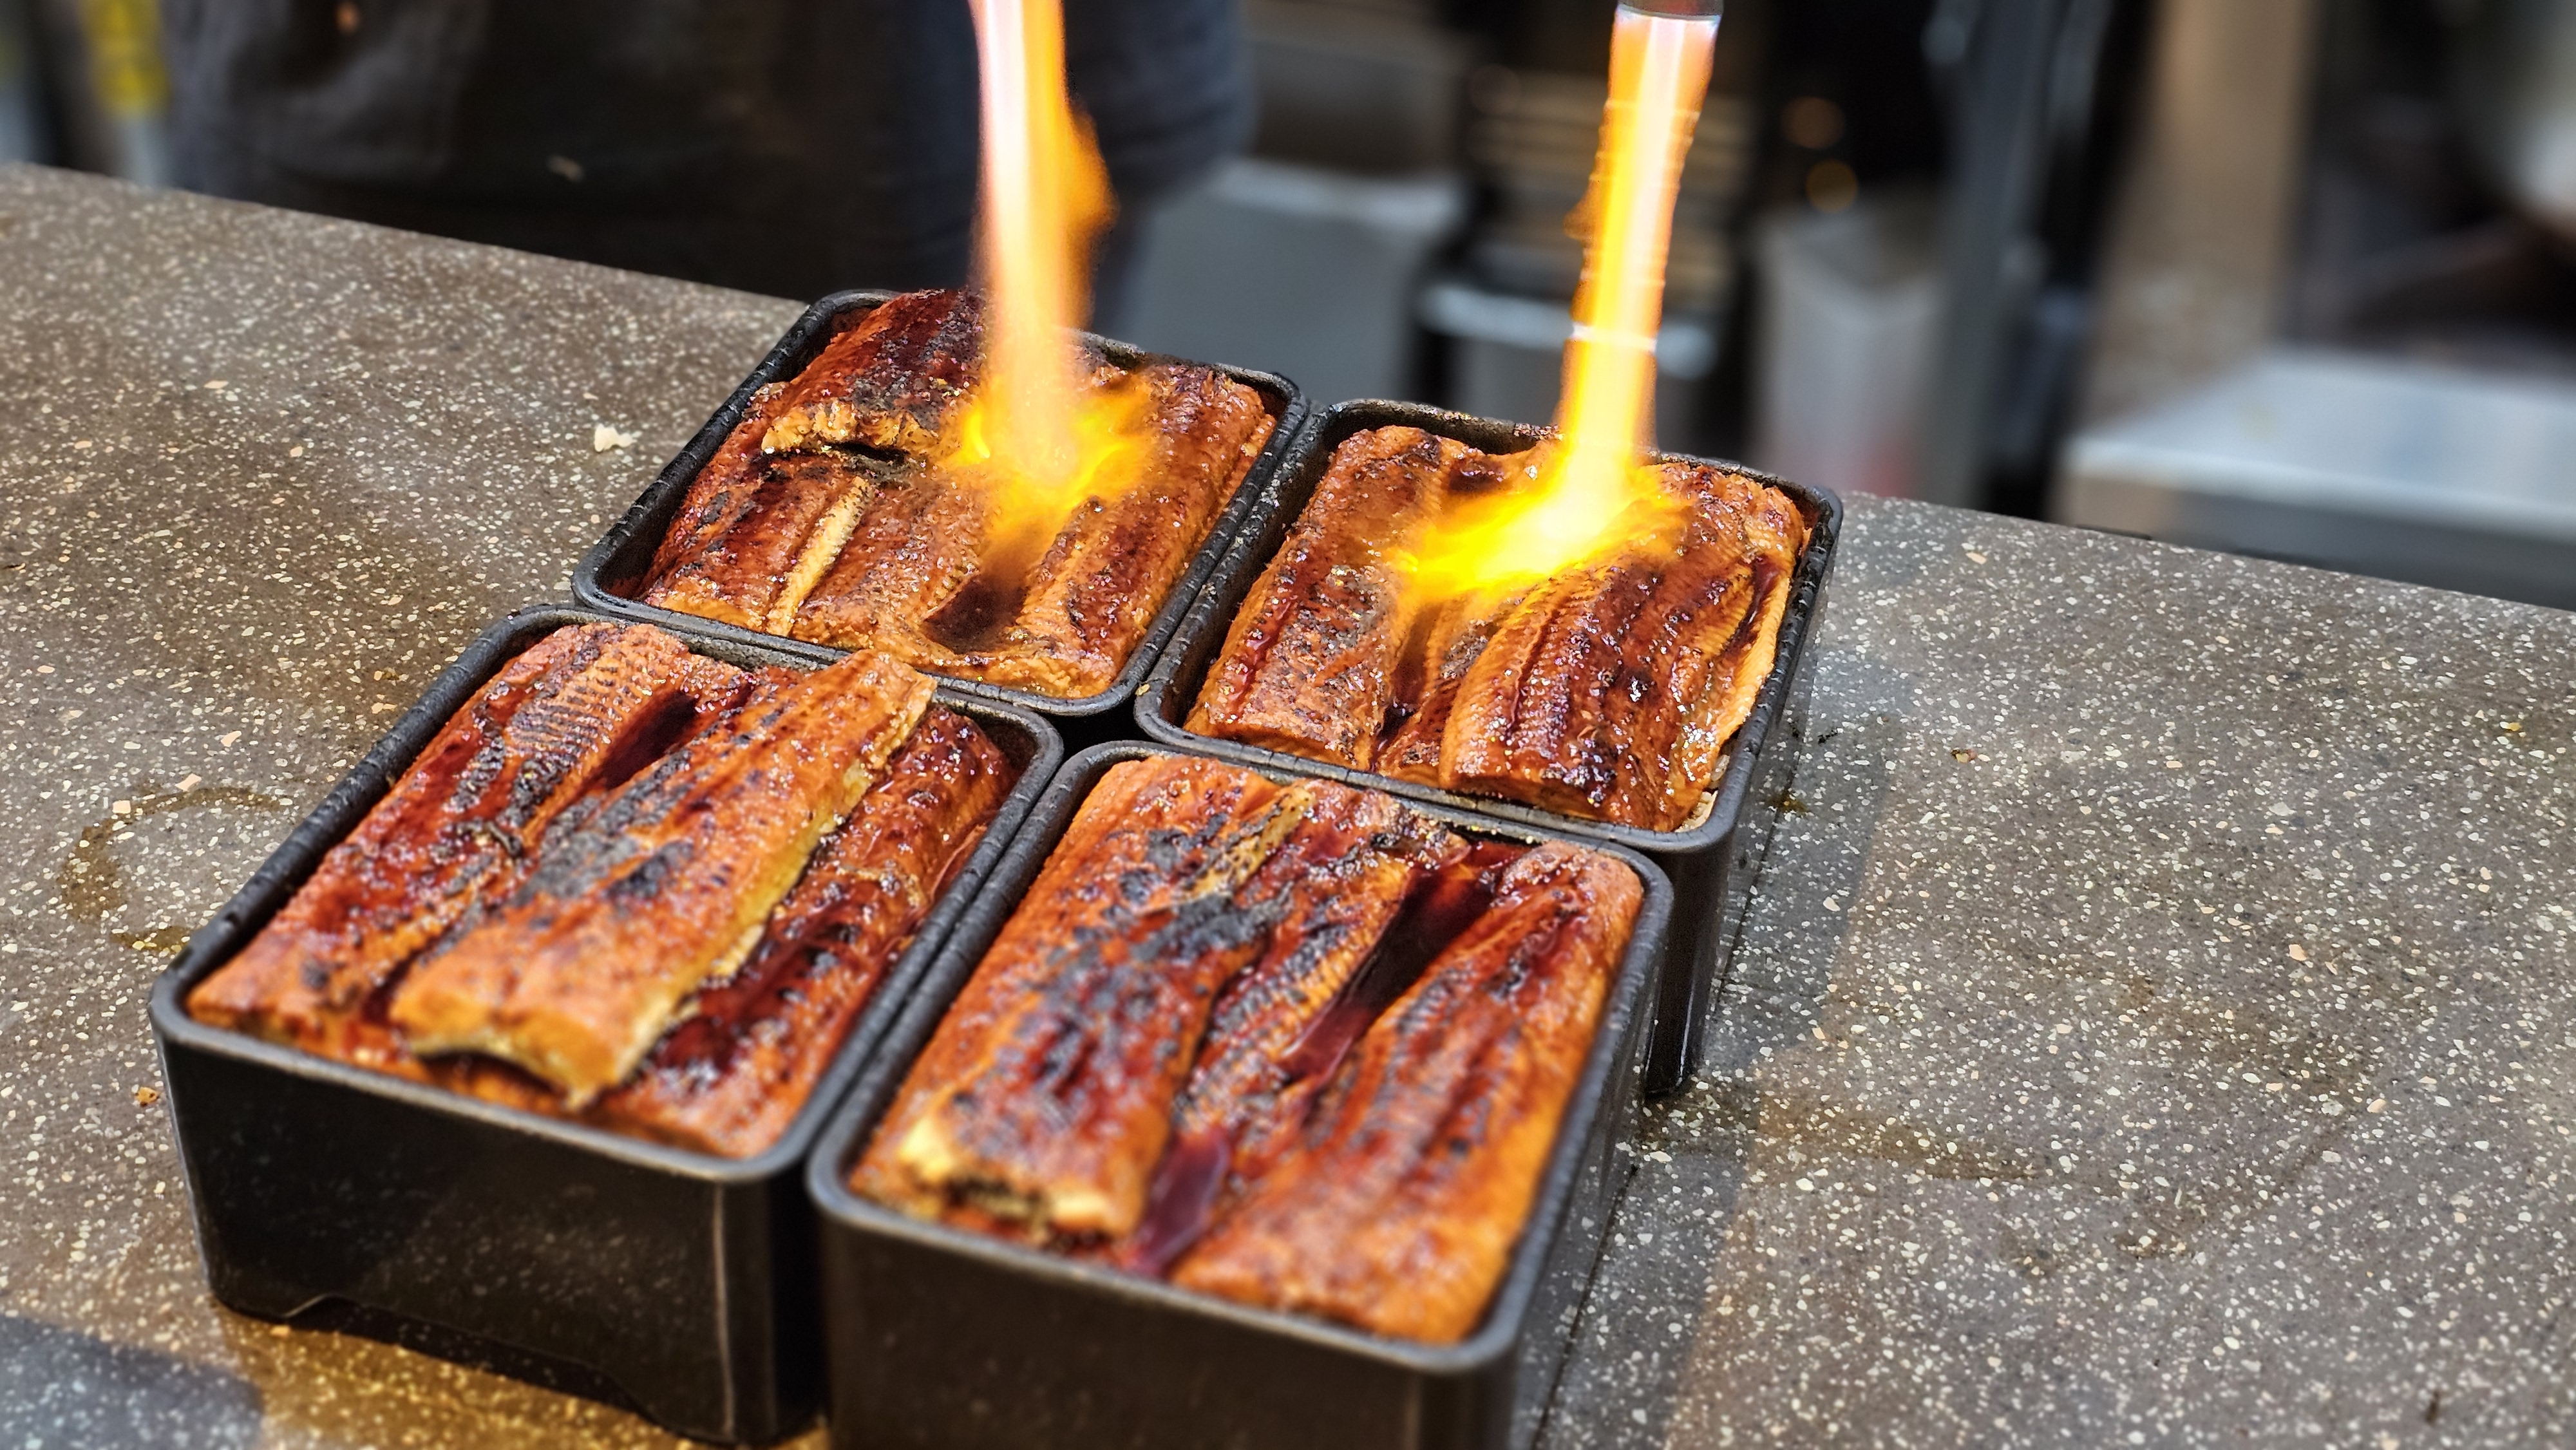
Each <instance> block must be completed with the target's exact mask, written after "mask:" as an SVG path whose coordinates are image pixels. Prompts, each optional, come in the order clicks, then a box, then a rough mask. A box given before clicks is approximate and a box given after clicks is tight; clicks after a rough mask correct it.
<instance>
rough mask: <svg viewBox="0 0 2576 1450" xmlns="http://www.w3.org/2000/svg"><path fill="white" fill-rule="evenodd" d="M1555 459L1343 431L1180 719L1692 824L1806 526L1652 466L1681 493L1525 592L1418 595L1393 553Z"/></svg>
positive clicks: (1760, 667)
mask: <svg viewBox="0 0 2576 1450" xmlns="http://www.w3.org/2000/svg"><path fill="white" fill-rule="evenodd" d="M1434 447H1437V448H1438V449H1439V450H1441V451H1440V452H1439V453H1438V455H1437V456H1436V457H1435V456H1434V455H1433V454H1431V453H1430V452H1429V451H1428V450H1430V449H1432V448H1434ZM1543 457H1544V453H1543V449H1542V450H1533V451H1531V452H1529V453H1522V454H1513V455H1509V456H1495V455H1489V454H1484V453H1477V452H1473V451H1471V450H1468V449H1467V448H1466V447H1465V445H1463V444H1459V443H1455V442H1453V441H1450V440H1446V439H1434V438H1431V437H1430V436H1429V435H1427V434H1423V433H1421V432H1419V431H1418V430H1414V429H1410V428H1382V429H1378V430H1375V431H1374V432H1368V433H1360V434H1355V435H1353V436H1352V437H1351V438H1350V439H1348V440H1347V441H1345V442H1344V443H1343V444H1342V446H1341V448H1340V449H1339V450H1338V451H1337V452H1336V453H1335V455H1334V459H1333V464H1332V467H1331V469H1330V471H1329V472H1328V473H1327V474H1326V475H1325V478H1324V480H1323V482H1322V483H1321V484H1319V485H1318V486H1317V488H1316V492H1315V497H1314V499H1313V501H1312V502H1311V503H1310V504H1309V505H1308V506H1307V508H1306V510H1305V512H1304V514H1302V515H1301V516H1300V517H1299V519H1298V521H1297V524H1296V526H1295V528H1294V529H1292V531H1291V532H1290V533H1289V535H1288V538H1287V540H1286V542H1285V543H1283V544H1282V546H1281V548H1280V550H1279V552H1278V554H1277V555H1276V556H1275V557H1273V558H1272V560H1271V561H1270V564H1269V567H1268V568H1267V569H1265V570H1264V571H1263V573H1262V575H1261V578H1260V579H1259V580H1258V581H1257V582H1256V583H1255V584H1254V586H1253V589H1252V590H1251V592H1250V593H1249V594H1248V595H1247V596H1246V598H1245V601H1244V604H1243V607H1242V608H1241V609H1240V610H1239V611H1237V613H1236V615H1235V618H1234V622H1233V624H1232V626H1231V627H1230V628H1229V629H1228V630H1227V634H1226V641H1225V645H1224V648H1223V650H1222V651H1221V652H1220V653H1219V654H1218V656H1217V659H1216V662H1215V663H1214V664H1213V665H1212V666H1211V667H1210V668H1209V670H1208V675H1207V681H1206V683H1205V684H1204V685H1203V686H1202V687H1201V689H1200V692H1199V698H1198V701H1197V702H1196V704H1195V706H1194V707H1193V708H1192V710H1191V712H1190V715H1189V718H1188V721H1187V727H1186V728H1188V729H1189V730H1191V731H1193V732H1195V733H1198V734H1202V735H1209V736H1213V737H1216V738H1219V739H1226V740H1237V741H1242V742H1244V743H1246V744H1250V745H1260V746H1266V747H1269V748H1271V749H1275V750H1283V751H1287V752H1289V753H1292V754H1296V755H1302V756H1305V757H1307V758H1309V759H1313V760H1324V761H1330V762H1333V763H1335V764H1339V765H1345V766H1350V767H1353V768H1357V769H1364V770H1376V771H1379V772H1381V773H1383V774H1386V775H1390V776H1393V777H1395V778H1396V779H1399V780H1408V781H1414V782H1418V783H1420V784H1425V785H1437V786H1440V787H1442V788H1444V789H1449V790H1458V791H1468V792H1473V793H1477V794H1482V795H1490V796H1499V797H1502V798H1504V799H1508V800H1520V801H1527V802H1529V803H1530V804H1533V805H1536V806H1540V807H1543V808H1545V809H1548V810H1553V811H1558V812H1562V813H1564V814H1567V815H1575V816H1582V817H1586V818H1589V819H1594V820H1605V821H1614V822H1618V823H1620V824H1624V825H1633V826H1641V827H1644V828H1647V829H1649V830H1672V829H1675V828H1677V827H1679V826H1681V825H1682V824H1684V823H1685V822H1686V821H1687V820H1688V819H1689V817H1690V815H1691V813H1692V812H1693V810H1695V809H1696V808H1697V807H1698V805H1699V804H1700V801H1701V799H1702V797H1703V796H1704V795H1705V793H1706V792H1707V790H1708V789H1709V787H1710V786H1711V785H1712V784H1713V783H1714V781H1715V777H1716V774H1717V771H1718V769H1719V766H1720V763H1721V761H1722V759H1723V753H1724V750H1725V747H1726V743H1727V741H1728V740H1729V739H1730V738H1731V737H1732V736H1733V735H1734V734H1735V732H1736V731H1737V730H1738V729H1739V728H1740V727H1741V726H1742V725H1743V723H1744V721H1745V719H1746V718H1747V717H1748V716H1749V715H1750V714H1751V713H1752V708H1753V702H1754V698H1755V696H1756V695H1757V694H1758V693H1759V692H1760V689H1761V685H1762V681H1763V680H1764V679H1765V678H1766V677H1767V676H1768V675H1769V673H1770V670H1771V664H1772V660H1773V658H1774V655H1775V651H1776V649H1777V646H1778V641H1779V632H1780V622H1781V620H1782V618H1783V617H1784V615H1785V613H1786V611H1787V607H1788V595H1789V587H1790V583H1791V579H1792V576H1793V574H1794V572H1795V569H1796V564H1797V558H1798V555H1799V553H1800V552H1801V551H1802V550H1804V549H1805V547H1806V543H1807V525H1806V522H1805V520H1804V519H1803V518H1802V517H1801V516H1800V515H1799V513H1798V511H1797V508H1796V506H1795V505H1794V504H1792V503H1791V502H1790V501H1789V499H1788V498H1787V497H1786V496H1785V495H1783V494H1781V493H1780V492H1778V491H1777V490H1775V489H1771V488H1767V487H1765V486H1763V485H1761V484H1759V483H1757V482H1755V481H1754V480H1752V479H1749V478H1746V477H1744V476H1742V475H1740V474H1734V473H1729V472H1727V471H1725V470H1722V469H1717V468H1711V467H1707V466H1705V465H1699V464H1687V463H1665V464H1660V465H1656V466H1655V467H1654V469H1653V477H1654V479H1655V481H1656V483H1657V485H1658V486H1659V487H1660V488H1661V490H1662V491H1663V493H1664V494H1665V496H1666V498H1667V499H1668V500H1669V501H1670V503H1671V504H1672V505H1673V507H1672V508H1669V509H1658V508H1652V507H1641V509H1640V511H1639V512H1638V514H1637V515H1636V516H1635V519H1634V521H1633V522H1634V526H1633V527H1632V528H1629V529H1628V530H1626V539H1625V542H1622V543H1620V544H1618V545H1616V546H1614V547H1613V548H1612V549H1610V550H1609V551H1608V552H1606V553H1604V554H1602V555H1600V556H1597V557H1595V558H1592V559H1588V560H1585V561H1583V562H1581V563H1578V564H1576V565H1573V566H1571V567H1569V568H1567V569H1565V570H1563V571H1561V572H1559V573H1558V574H1557V575H1555V576H1554V577H1552V578H1549V579H1547V580H1544V581H1542V582H1541V583H1539V584H1537V585H1535V586H1533V587H1531V588H1529V589H1527V590H1526V591H1524V592H1522V593H1519V594H1514V595H1503V594H1497V593H1493V592H1482V593H1470V594H1467V595H1462V596H1456V597H1451V598H1447V599H1439V600H1431V601H1419V600H1415V599H1411V598H1408V595H1409V594H1411V593H1412V592H1414V591H1412V590H1411V589H1410V588H1409V586H1408V583H1407V580H1406V579H1405V577H1404V575H1403V572H1402V569H1401V568H1400V567H1399V563H1400V557H1401V554H1402V553H1403V551H1404V550H1405V549H1406V548H1408V547H1410V546H1412V545H1413V544H1414V543H1416V542H1417V541H1418V540H1419V539H1420V538H1421V537H1422V536H1423V535H1424V534H1425V533H1427V532H1429V531H1432V530H1436V529H1437V528H1439V527H1441V526H1442V525H1443V523H1444V522H1448V521H1452V520H1454V519H1455V518H1456V516H1457V510H1458V508H1459V507H1460V505H1461V504H1462V502H1463V501H1465V500H1468V499H1471V498H1474V497H1476V496H1479V495H1493V494H1498V493H1503V492H1509V491H1513V490H1518V489H1525V488H1528V487H1531V486H1533V484H1534V482H1535V480H1536V479H1537V478H1538V477H1539V476H1540V475H1541V474H1543V473H1544V471H1545V470H1544V467H1543V466H1542V460H1543ZM1435 475H1436V478H1435Z"/></svg>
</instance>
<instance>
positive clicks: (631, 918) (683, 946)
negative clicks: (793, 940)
mask: <svg viewBox="0 0 2576 1450" xmlns="http://www.w3.org/2000/svg"><path fill="white" fill-rule="evenodd" d="M930 689H931V687H930V682H929V681H928V680H927V679H925V678H923V677H922V676H920V675H918V674H915V673H914V672H913V671H911V670H909V669H907V668H905V667H904V666H903V665H901V664H899V663H896V662H895V661H892V660H888V659H885V658H883V657H881V656H875V655H853V656H851V657H850V658H848V659H846V660H843V661H841V662H840V663H838V664H835V665H832V666H829V667H827V668H824V669H819V670H814V671H811V672H802V671H795V670H785V669H768V670H761V671H757V672H754V678H753V682H752V686H751V689H750V690H749V692H748V694H747V695H746V697H745V698H744V699H743V701H742V703H740V704H739V705H737V706H735V707H734V709H733V710H732V711H730V712H729V713H727V714H725V715H724V716H722V717H720V718H718V719H716V720H713V721H711V722H709V723H707V724H705V725H703V726H701V727H700V729H699V730H698V731H697V733H695V734H694V735H692V736H690V737H689V738H688V739H687V740H686V741H684V742H683V743H681V744H680V745H679V746H678V747H677V748H676V749H674V750H673V751H671V753H670V754H668V755H666V756H664V757H663V758H662V759H661V760H659V761H658V762H655V763H654V764H653V765H652V767H651V768H649V769H647V770H646V771H644V772H643V773H642V774H640V775H638V776H636V777H635V778H634V779H633V780H632V781H629V782H628V783H627V784H626V785H624V786H623V787H621V788H620V789H618V790H617V791H616V792H614V793H612V794H609V795H606V796H603V797H599V798H597V799H596V803H595V804H594V805H592V806H591V807H590V808H589V809H587V811H586V812H585V813H584V814H583V815H581V816H580V818H578V819H572V820H566V821H564V822H561V823H559V824H558V826H557V829H556V830H554V831H553V832H550V833H549V835H548V837H547V839H546V841H545V843H544V847H543V850H542V852H541V853H540V857H539V860H538V863H537V866H536V868H535V870H534V871H533V872H531V873H530V875H529V877H528V879H527V881H526V883H525V884H524V885H522V886H521V887H520V888H519V890H518V891H517V892H515V893H513V895H512V896H511V897H510V899H509V900H508V901H507V902H506V903H503V904H500V905H497V906H495V907H494V908H492V909H491V910H490V911H489V912H488V913H487V914H486V915H485V917H484V919H483V920H482V921H481V922H480V923H479V924H477V925H475V926H473V927H472V928H471V929H470V930H467V931H465V932H464V933H462V934H461V935H460V936H459V938H458V939H457V940H455V941H454V942H452V943H451V944H449V945H448V946H447V947H446V948H445V949H444V950H443V951H441V952H440V953H438V954H437V955H435V956H433V957H431V958H429V959H428V960H426V961H424V962H422V963H420V964H419V965H418V966H417V967H415V968H414V969H413V970H412V972H411V973H410V975H409V977H408V978H407V979H406V980H405V981H404V982H403V983H402V985H401V987H400V988H399V989H398V990H397V991H396V993H395V995H394V998H393V1001H392V1004H391V1007H390V1009H389V1013H388V1015H389V1018H390V1020H391V1023H392V1025H393V1026H394V1027H395V1028H396V1029H397V1030H399V1031H400V1032H401V1033H402V1034H403V1036H404V1038H405V1039H406V1040H407V1041H408V1043H409V1045H410V1047H411V1050H412V1051H414V1052H416V1053H420V1054H423V1055H430V1054H437V1053H448V1052H475V1053H480V1054H483V1055H486V1056H490V1057H496V1058H499V1059H501V1060H503V1061H506V1062H509V1063H512V1064H514V1065H516V1066H518V1067H520V1068H521V1069H523V1070H525V1071H526V1072H528V1073H530V1074H531V1075H533V1076H535V1077H536V1078H538V1079H540V1080H542V1081H544V1082H546V1083H548V1084H550V1085H552V1086H553V1087H555V1088H557V1089H558V1090H560V1091H562V1092H563V1093H564V1094H565V1098H566V1101H567V1103H568V1104H569V1105H571V1106H573V1107H576V1108H578V1107H581V1106H584V1105H586V1104H587V1103H588V1102H589V1101H590V1099H592V1098H593V1097H595V1096H597V1095H598V1094H599V1093H600V1092H602V1091H604V1090H605V1089H607V1088H609V1087H612V1086H614V1085H615V1084H616V1083H617V1082H618V1081H619V1080H620V1079H622V1078H624V1077H625V1076H626V1075H627V1073H628V1072H630V1071H631V1070H633V1068H634V1067H635V1066H636V1064H637V1062H638V1061H639V1059H641V1057H642V1056H643V1054H644V1052H645V1051H646V1049H648V1048H649V1047H651V1045H652V1044H653V1042H654V1041H655V1040H656V1039H657V1038H659V1037H660V1036H661V1035H662V1033H663V1031H664V1029H665V1028H667V1027H668V1026H669V1025H670V1022H671V1017H672V1013H673V1012H674V1011H675V1010H676V1009H677V1008H678V1007H679V1005H680V1004H681V1002H682V1001H683V1000H684V999H685V998H686V997H687V996H688V994H689V993H691V992H692V991H694V990H696V989H697V988H698V987H699V986H700V985H701V984H703V983H705V982H707V981H709V980H712V979H715V978H718V977H722V976H724V975H726V974H727V973H728V972H730V971H731V970H732V969H733V967H734V966H736V965H737V964H738V963H739V962H740V961H741V960H742V959H743V957H744V956H745V955H746V954H747V953H748V952H749V951H750V950H751V948H752V947H753V946H754V945H755V944H756V943H757V941H758V939H759V934H760V929H761V924H762V923H763V922H764V921H765V920H766V919H767V917H768V915H769V912H770V909H771V908H772V907H773V906H775V905H776V904H777V903H778V901H779V899H780V898H781V897H782V896H784V895H785V894H786V893H787V890H788V888H789V887H790V886H792V885H793V884H794V883H795V881H796V879H797V876H798V875H799V873H800V872H801V871H802V870H803V869H804V865H805V861H806V858H807V857H808V856H809V855H810V854H811V853H812V851H813V848H814V846H815V844H816V843H817V842H818V841H819V840H820V839H821V837H822V836H823V835H824V834H825V833H826V832H828V831H830V830H831V829H833V827H834V826H836V825H837V824H838V823H839V822H840V820H841V818H842V817H843V816H844V815H846V814H847V813H848V811H849V809H850V807H851V806H852V805H854V804H855V803H856V802H857V800H858V798H859V796H860V795H861V794H862V793H864V792H865V791H866V789H867V788H868V786H869V785H870V784H871V783H873V781H874V780H875V779H876V778H877V776H878V775H879V774H880V773H881V772H882V771H883V769H884V766H885V763H886V761H887V759H888V758H889V757H890V756H891V755H892V754H893V752H894V750H895V748H896V747H897V746H898V745H900V744H901V742H902V741H903V739H904V737H905V736H906V735H907V734H909V733H910V731H911V729H912V726H913V724H914V723H915V722H916V721H917V720H918V719H919V718H920V716H921V713H922V711H923V710H924V709H925V708H927V706H928V704H929V700H930Z"/></svg>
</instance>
